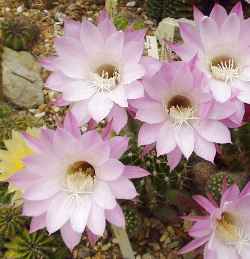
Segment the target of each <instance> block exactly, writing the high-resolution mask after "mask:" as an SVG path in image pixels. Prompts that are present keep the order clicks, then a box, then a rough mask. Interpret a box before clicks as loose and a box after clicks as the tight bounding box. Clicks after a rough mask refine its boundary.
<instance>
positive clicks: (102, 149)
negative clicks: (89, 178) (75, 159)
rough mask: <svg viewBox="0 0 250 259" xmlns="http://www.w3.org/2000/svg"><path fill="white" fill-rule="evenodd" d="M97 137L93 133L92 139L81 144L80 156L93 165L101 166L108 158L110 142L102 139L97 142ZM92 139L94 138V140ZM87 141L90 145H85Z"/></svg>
mask: <svg viewBox="0 0 250 259" xmlns="http://www.w3.org/2000/svg"><path fill="white" fill-rule="evenodd" d="M98 137H100V136H98ZM98 137H96V136H95V134H93V139H90V140H89V141H86V142H85V143H83V145H82V147H83V150H82V158H84V159H86V161H88V162H89V163H90V164H92V165H93V166H94V167H98V166H101V165H102V164H103V163H105V162H106V161H107V160H108V159H109V158H110V144H109V143H108V142H104V141H100V142H99V138H98ZM93 140H96V142H94V141H93ZM88 143H89V144H90V145H91V146H86V145H87V144H88ZM84 149H85V150H84Z"/></svg>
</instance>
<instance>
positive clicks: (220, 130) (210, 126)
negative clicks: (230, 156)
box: [195, 120, 231, 144]
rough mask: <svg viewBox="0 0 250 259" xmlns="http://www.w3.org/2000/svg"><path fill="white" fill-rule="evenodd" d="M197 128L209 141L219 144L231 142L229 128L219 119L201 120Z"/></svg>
mask: <svg viewBox="0 0 250 259" xmlns="http://www.w3.org/2000/svg"><path fill="white" fill-rule="evenodd" d="M195 128H196V130H197V131H198V132H199V134H200V135H201V136H202V137H203V138H204V139H206V140H207V141H209V142H215V143H219V144H225V143H231V134H230V131H229V129H228V128H227V127H226V126H225V125H224V124H223V123H221V122H219V121H214V120H207V121H200V122H199V123H198V124H196V125H195Z"/></svg>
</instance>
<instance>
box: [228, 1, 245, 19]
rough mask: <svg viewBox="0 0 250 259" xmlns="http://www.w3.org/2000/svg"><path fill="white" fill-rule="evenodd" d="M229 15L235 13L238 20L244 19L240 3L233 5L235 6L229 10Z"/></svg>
mask: <svg viewBox="0 0 250 259" xmlns="http://www.w3.org/2000/svg"><path fill="white" fill-rule="evenodd" d="M231 13H235V14H236V15H237V16H238V17H239V18H241V19H244V14H243V8H242V4H241V2H238V3H236V4H235V6H234V7H233V8H232V10H231ZM231 13H230V14H231Z"/></svg>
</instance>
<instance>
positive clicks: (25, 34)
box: [1, 18, 39, 51]
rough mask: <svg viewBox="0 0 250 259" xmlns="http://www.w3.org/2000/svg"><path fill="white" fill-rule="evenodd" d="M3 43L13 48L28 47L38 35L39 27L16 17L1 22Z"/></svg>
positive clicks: (22, 48)
mask: <svg viewBox="0 0 250 259" xmlns="http://www.w3.org/2000/svg"><path fill="white" fill-rule="evenodd" d="M1 32H2V39H3V45H4V46H6V47H9V48H11V49H14V50H17V51H19V50H28V49H30V48H31V47H32V46H33V44H34V43H35V41H36V40H37V39H38V36H39V29H38V27H37V26H36V25H34V24H33V23H30V22H29V21H27V20H24V19H20V18H16V19H13V20H6V21H3V22H2V23H1Z"/></svg>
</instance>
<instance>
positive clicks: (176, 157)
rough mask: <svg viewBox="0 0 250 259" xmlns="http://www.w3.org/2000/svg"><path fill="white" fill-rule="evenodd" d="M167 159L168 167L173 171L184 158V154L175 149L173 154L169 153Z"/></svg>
mask: <svg viewBox="0 0 250 259" xmlns="http://www.w3.org/2000/svg"><path fill="white" fill-rule="evenodd" d="M167 157H168V166H169V167H170V170H171V171H172V170H174V169H175V167H176V166H177V165H178V164H179V163H180V161H181V158H182V153H181V151H180V149H179V148H175V149H174V150H173V151H172V152H170V153H168V155H167Z"/></svg>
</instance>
